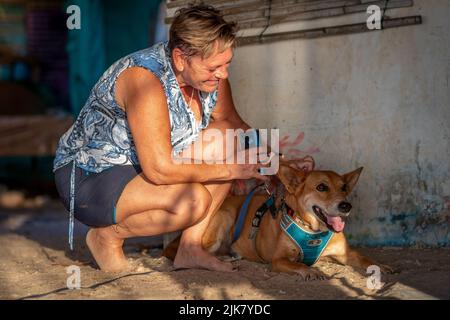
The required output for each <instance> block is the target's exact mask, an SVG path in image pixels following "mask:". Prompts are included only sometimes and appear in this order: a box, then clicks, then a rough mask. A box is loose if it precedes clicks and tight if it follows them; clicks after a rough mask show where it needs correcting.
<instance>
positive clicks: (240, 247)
mask: <svg viewBox="0 0 450 320" xmlns="http://www.w3.org/2000/svg"><path fill="white" fill-rule="evenodd" d="M362 169H363V168H359V169H357V170H355V171H352V172H350V173H347V174H344V175H343V176H340V175H338V174H337V173H335V172H332V171H311V172H308V173H306V172H304V171H301V170H297V169H294V168H292V167H290V166H288V165H286V164H281V166H280V169H279V171H278V174H277V176H278V178H279V179H280V180H281V182H282V183H283V185H284V187H285V189H286V193H285V195H284V196H276V198H275V201H274V203H275V207H276V208H277V211H279V212H278V214H277V215H276V216H275V217H273V216H272V215H271V213H270V212H269V211H268V212H267V213H266V214H265V215H264V216H263V217H262V219H261V220H260V224H259V228H257V229H256V230H255V231H257V232H256V234H255V237H254V238H253V239H249V234H250V233H251V231H252V221H253V219H254V217H255V212H256V211H257V210H258V208H260V207H261V206H262V205H263V203H264V202H265V201H266V200H267V199H268V196H264V195H256V196H254V197H253V198H252V200H251V201H250V203H249V206H248V212H247V216H246V219H245V223H244V225H243V228H242V232H241V233H240V236H239V238H238V239H237V241H235V242H234V243H231V239H232V237H233V233H234V229H235V224H236V221H237V219H238V214H239V211H240V209H241V206H242V205H243V203H244V200H245V197H244V196H233V197H228V198H227V199H225V201H224V203H223V204H222V206H221V208H220V209H219V210H218V211H217V213H216V214H215V215H214V217H212V219H211V221H210V224H209V225H208V228H207V231H206V232H205V234H204V235H203V239H202V245H203V247H204V248H205V249H207V250H208V251H209V252H211V253H219V252H222V253H224V250H225V252H226V251H227V249H230V248H231V253H232V254H234V255H238V256H239V257H242V258H245V259H247V260H251V261H256V262H265V263H271V264H272V271H277V272H288V273H295V274H299V275H301V276H302V277H303V278H304V279H305V280H315V279H323V278H324V275H323V274H322V273H320V272H319V271H318V270H316V269H313V268H310V265H312V264H314V263H315V262H316V261H317V260H318V259H319V258H322V257H331V258H333V259H334V260H335V261H337V262H339V263H341V264H344V265H350V266H353V267H358V268H364V269H366V268H367V267H368V266H370V265H378V266H379V267H380V269H381V271H382V272H392V269H391V268H390V267H388V266H385V265H381V264H378V263H376V262H374V261H373V260H371V259H370V258H368V257H365V256H363V255H361V254H359V253H358V252H357V251H355V250H354V249H351V248H350V247H349V245H348V243H347V240H346V238H345V236H344V234H343V232H342V231H343V229H344V225H345V219H346V218H347V217H348V215H349V214H350V210H351V208H352V206H351V204H350V203H349V202H347V201H346V198H347V196H348V195H349V194H350V192H351V191H352V189H353V187H354V186H355V185H356V182H357V181H358V178H359V175H360V174H361V171H362ZM283 198H284V199H283ZM283 202H284V203H285V204H286V205H285V206H284V205H283ZM280 208H283V209H282V210H280ZM260 211H261V210H260ZM275 212H276V211H275ZM283 229H286V230H283ZM302 237H303V238H302ZM178 240H179V239H176V240H174V241H173V242H172V243H170V244H169V245H168V246H167V247H166V249H165V250H164V252H163V255H164V256H166V257H168V258H170V259H173V258H174V257H175V254H176V250H177V248H178ZM296 241H297V242H296ZM302 245H303V246H302ZM305 246H306V247H305ZM308 246H311V247H308ZM301 247H302V249H300V248H301ZM310 249H311V250H310ZM228 251H229V252H230V250H228ZM311 254H312V255H311Z"/></svg>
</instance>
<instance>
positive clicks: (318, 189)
mask: <svg viewBox="0 0 450 320" xmlns="http://www.w3.org/2000/svg"><path fill="white" fill-rule="evenodd" d="M316 189H317V191H320V192H324V191H328V186H327V185H326V184H324V183H321V184H319V185H318V186H317V188H316Z"/></svg>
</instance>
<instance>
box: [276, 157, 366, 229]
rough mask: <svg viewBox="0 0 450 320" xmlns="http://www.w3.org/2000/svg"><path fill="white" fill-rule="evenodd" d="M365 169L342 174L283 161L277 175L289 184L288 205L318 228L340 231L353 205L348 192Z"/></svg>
mask: <svg viewBox="0 0 450 320" xmlns="http://www.w3.org/2000/svg"><path fill="white" fill-rule="evenodd" d="M362 169H363V168H362V167H361V168H358V169H356V170H355V171H352V172H349V173H347V174H344V175H342V176H341V175H339V174H337V173H335V172H333V171H311V172H305V171H301V170H297V169H294V168H292V167H290V166H287V165H280V168H279V171H278V174H277V176H278V178H279V179H280V180H281V182H282V183H283V185H284V186H285V188H286V191H287V194H286V200H288V197H289V200H290V201H289V202H290V203H289V205H291V206H292V209H294V210H295V211H296V213H297V214H299V215H300V217H301V218H302V219H303V220H304V221H305V222H307V223H309V224H310V225H311V226H312V227H313V229H315V230H319V229H320V230H325V229H329V230H332V231H334V232H341V231H342V230H344V226H345V219H346V218H347V217H348V216H349V214H350V211H351V209H352V205H351V204H350V203H349V202H348V201H347V196H348V195H349V194H350V192H351V191H352V190H353V188H354V186H355V185H356V182H357V181H358V178H359V175H360V174H361V171H362ZM292 202H295V203H292Z"/></svg>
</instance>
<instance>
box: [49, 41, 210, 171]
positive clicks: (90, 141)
mask: <svg viewBox="0 0 450 320" xmlns="http://www.w3.org/2000/svg"><path fill="white" fill-rule="evenodd" d="M130 67H143V68H145V69H147V70H149V71H151V72H152V73H153V74H154V75H155V76H156V77H157V78H159V80H160V81H161V84H162V86H163V89H164V92H165V94H166V97H167V106H168V108H169V118H170V129H171V143H172V148H173V153H172V154H173V156H175V155H177V154H178V153H179V152H180V151H182V150H183V149H185V148H187V147H188V146H189V145H190V144H192V143H193V142H194V141H195V140H196V138H197V137H198V134H199V132H200V131H201V130H202V129H204V128H206V127H207V126H208V124H209V120H210V116H211V113H212V111H213V109H214V107H215V105H216V100H217V90H216V91H215V92H213V93H205V92H200V94H199V96H200V100H201V102H202V109H203V115H202V116H203V118H202V122H201V123H200V124H198V123H197V121H196V120H195V117H194V114H193V112H192V111H191V109H190V108H189V107H188V105H187V103H186V101H185V99H184V97H183V95H182V93H181V91H180V87H179V86H178V82H177V80H176V78H175V74H174V72H173V70H172V65H171V53H170V50H169V48H168V43H167V42H163V43H158V44H156V45H154V46H152V47H150V48H147V49H144V50H141V51H138V52H135V53H132V54H130V55H128V56H126V57H124V58H122V59H120V60H119V61H117V62H116V63H114V64H113V65H112V66H111V67H110V68H109V69H108V70H107V71H106V72H105V73H104V74H103V76H102V77H101V78H100V80H99V81H98V82H97V84H96V85H95V86H94V88H93V89H92V91H91V93H90V96H89V98H88V100H87V102H86V104H85V105H84V107H83V109H82V110H81V111H80V114H79V116H78V118H77V119H76V121H75V123H74V124H73V125H72V127H71V128H70V129H69V130H68V131H67V132H66V133H65V134H64V135H63V136H62V137H61V139H60V140H59V144H58V147H57V150H56V158H55V160H54V167H53V171H55V170H57V169H59V168H61V167H63V166H64V165H66V164H68V163H69V162H71V161H72V160H74V162H75V163H76V165H77V167H80V168H82V169H84V170H86V171H90V172H97V173H98V172H101V171H103V170H105V169H108V168H110V167H112V166H114V165H138V164H139V163H138V158H137V155H136V149H135V146H134V142H133V138H132V136H131V132H130V129H129V126H128V123H127V117H126V114H125V112H124V111H123V110H122V109H121V108H120V107H119V106H118V105H117V103H116V100H115V93H114V89H115V81H116V79H117V78H118V77H119V75H120V74H121V72H122V71H124V70H125V69H127V68H130Z"/></svg>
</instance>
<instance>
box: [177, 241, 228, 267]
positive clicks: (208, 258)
mask: <svg viewBox="0 0 450 320" xmlns="http://www.w3.org/2000/svg"><path fill="white" fill-rule="evenodd" d="M173 266H174V268H175V269H184V268H189V269H191V268H193V269H207V270H212V271H224V272H232V271H235V270H236V269H234V268H233V265H232V264H231V263H230V262H223V261H220V260H219V259H217V258H216V257H215V256H213V255H212V254H210V253H209V252H207V251H205V250H203V249H202V247H201V246H180V247H179V248H178V252H177V255H176V256H175V260H174V262H173Z"/></svg>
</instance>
